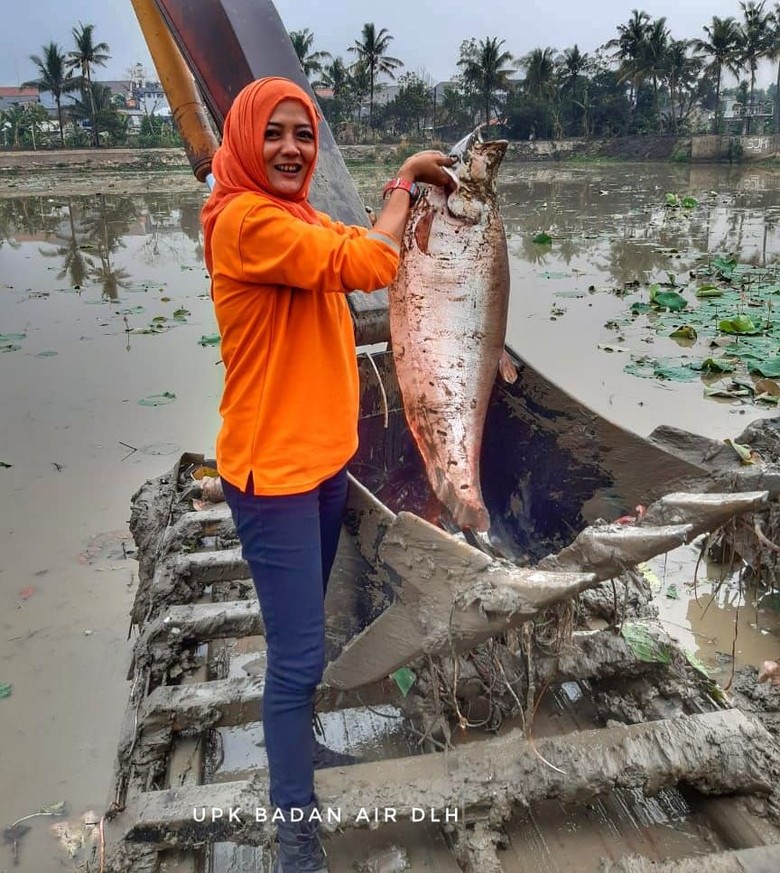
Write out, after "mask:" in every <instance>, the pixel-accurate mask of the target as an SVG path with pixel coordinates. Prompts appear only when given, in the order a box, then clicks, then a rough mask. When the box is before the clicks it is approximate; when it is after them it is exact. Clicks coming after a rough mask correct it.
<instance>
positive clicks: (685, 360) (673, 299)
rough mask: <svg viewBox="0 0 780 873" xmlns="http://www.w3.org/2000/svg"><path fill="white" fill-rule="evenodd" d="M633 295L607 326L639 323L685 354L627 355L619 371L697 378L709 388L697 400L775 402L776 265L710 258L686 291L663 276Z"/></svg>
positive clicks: (779, 314) (779, 309)
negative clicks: (626, 307)
mask: <svg viewBox="0 0 780 873" xmlns="http://www.w3.org/2000/svg"><path fill="white" fill-rule="evenodd" d="M671 286H674V287H671ZM638 290H640V292H641V293H642V294H643V299H641V300H636V301H634V302H633V303H632V304H631V306H630V309H629V311H628V313H627V314H626V315H625V317H623V318H622V319H618V320H617V321H616V322H614V325H615V326H616V327H619V328H620V329H624V328H626V327H628V326H629V325H634V326H635V325H637V324H639V323H640V322H639V321H638V320H639V319H640V318H643V319H645V321H646V326H647V327H648V328H649V329H651V330H652V331H653V332H654V333H656V334H658V335H663V336H665V337H669V338H671V339H674V340H675V341H677V342H678V343H679V344H680V345H684V346H686V347H687V348H686V352H687V354H686V355H684V356H680V357H663V356H657V357H651V356H649V355H646V354H642V355H638V354H634V355H632V360H631V362H630V363H629V364H627V365H626V367H625V368H624V369H625V372H627V373H630V374H632V375H635V376H639V377H641V378H655V379H662V380H672V381H691V380H694V379H696V378H703V379H704V381H705V384H706V383H710V384H706V387H705V392H704V393H705V396H708V397H719V398H726V399H735V398H736V399H741V400H743V402H745V401H746V402H750V401H751V400H752V401H754V402H764V403H771V404H777V403H778V399H780V386H778V385H777V383H775V382H773V381H772V380H774V379H780V265H772V266H768V267H767V266H756V265H753V264H744V263H739V262H738V261H737V259H736V258H735V257H734V256H733V255H731V254H725V255H716V256H712V257H709V258H707V259H706V260H705V261H703V262H702V263H701V264H700V265H699V266H698V267H697V268H696V269H695V270H693V271H691V273H690V274H689V279H688V283H687V284H686V285H677V284H676V280H675V281H672V278H671V277H670V282H668V283H659V284H654V285H650V286H649V287H647V288H644V289H638ZM696 352H699V354H698V355H697V354H696ZM751 377H752V378H751ZM724 379H725V380H727V382H726V383H725V384H718V385H714V384H711V383H713V382H714V381H720V380H724Z"/></svg>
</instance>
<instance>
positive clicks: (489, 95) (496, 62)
mask: <svg viewBox="0 0 780 873" xmlns="http://www.w3.org/2000/svg"><path fill="white" fill-rule="evenodd" d="M504 42H505V40H503V39H501V40H500V39H499V38H498V37H497V36H492V37H485V39H481V40H480V41H479V43H478V44H476V45H474V44H473V43H472V44H469V45H468V48H467V49H466V51H465V52H462V55H461V59H460V60H459V61H458V66H461V67H463V78H464V79H465V81H466V83H467V84H469V85H470V86H471V87H472V88H474V89H475V90H476V91H477V93H478V94H479V95H480V100H481V103H482V106H483V108H484V110H485V124H489V123H490V107H491V105H493V104H495V101H496V91H506V90H508V89H509V80H508V78H507V76H508V74H509V70H508V69H507V68H506V65H507V64H508V63H510V62H511V61H512V55H511V54H510V53H509V52H507V51H502V48H501V47H502V46H503V45H504Z"/></svg>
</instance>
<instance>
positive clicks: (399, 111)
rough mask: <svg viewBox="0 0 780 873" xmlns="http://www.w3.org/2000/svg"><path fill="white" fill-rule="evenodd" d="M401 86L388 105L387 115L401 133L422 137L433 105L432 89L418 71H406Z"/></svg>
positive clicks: (400, 80) (401, 78) (401, 79)
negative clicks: (426, 119)
mask: <svg viewBox="0 0 780 873" xmlns="http://www.w3.org/2000/svg"><path fill="white" fill-rule="evenodd" d="M398 81H399V83H400V86H401V87H400V88H399V89H398V93H397V94H396V96H395V98H394V99H393V100H392V101H391V102H390V103H388V105H387V107H386V117H387V118H388V119H392V120H393V122H394V123H395V125H396V126H397V128H398V130H399V131H400V132H401V133H407V134H413V133H416V134H417V136H418V137H422V133H423V130H422V128H423V122H424V121H425V118H426V115H427V114H428V110H429V109H430V106H431V91H430V88H429V87H428V85H426V84H425V82H424V81H423V80H422V79H421V78H420V77H419V76H418V75H417V74H416V73H404V75H403V76H401V77H400V78H399V80H398Z"/></svg>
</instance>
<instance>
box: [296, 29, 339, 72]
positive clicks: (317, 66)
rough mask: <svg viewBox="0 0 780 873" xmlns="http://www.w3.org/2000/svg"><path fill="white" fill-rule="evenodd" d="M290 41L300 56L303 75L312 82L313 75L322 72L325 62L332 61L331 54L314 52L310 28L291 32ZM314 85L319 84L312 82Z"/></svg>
mask: <svg viewBox="0 0 780 873" xmlns="http://www.w3.org/2000/svg"><path fill="white" fill-rule="evenodd" d="M290 40H291V41H292V44H293V48H294V49H295V54H296V55H298V60H299V61H300V62H301V69H302V70H303V74H304V75H305V76H306V78H307V79H309V81H311V77H312V75H313V74H316V73H321V72H322V65H323V62H324V61H328V60H330V54H329V53H328V52H315V51H312V47H313V46H314V34H313V33H312V32H311V31H310V30H309V28H308V27H304V29H303V30H291V31H290ZM312 84H313V85H316V84H318V83H317V82H312Z"/></svg>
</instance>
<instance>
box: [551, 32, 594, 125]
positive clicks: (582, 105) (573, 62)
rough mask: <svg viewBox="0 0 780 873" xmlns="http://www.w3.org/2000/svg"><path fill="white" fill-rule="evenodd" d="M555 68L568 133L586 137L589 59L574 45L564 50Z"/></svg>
mask: <svg viewBox="0 0 780 873" xmlns="http://www.w3.org/2000/svg"><path fill="white" fill-rule="evenodd" d="M557 66H558V81H559V82H560V89H561V98H562V102H563V104H564V112H565V114H566V116H567V122H568V127H569V132H570V133H572V134H575V135H576V134H578V133H582V135H583V136H588V133H589V127H590V125H589V118H588V110H589V109H590V105H589V100H588V75H587V74H588V71H589V68H590V58H589V57H588V55H587V54H583V53H582V52H581V51H580V48H579V46H578V45H577V44H576V43H575V44H574V45H573V46H572V47H571V48H567V49H565V50H564V52H563V57H562V58H561V59H560V60H559V61H558V64H557Z"/></svg>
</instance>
